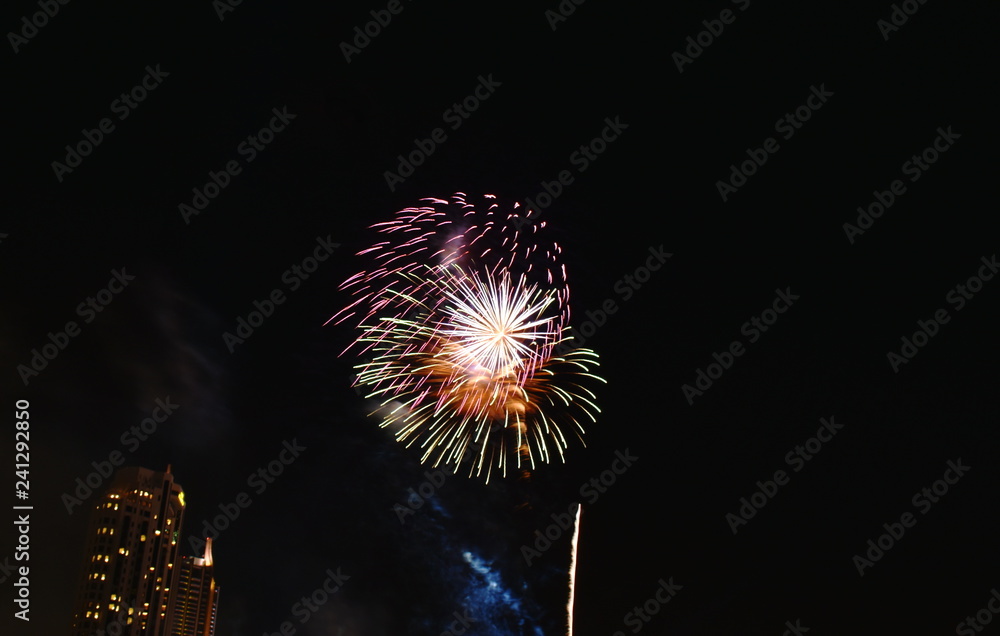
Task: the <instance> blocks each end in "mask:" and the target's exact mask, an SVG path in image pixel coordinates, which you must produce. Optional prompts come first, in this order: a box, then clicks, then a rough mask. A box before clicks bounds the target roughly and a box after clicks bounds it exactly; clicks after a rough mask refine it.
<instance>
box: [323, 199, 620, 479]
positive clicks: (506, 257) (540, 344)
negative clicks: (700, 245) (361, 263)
mask: <svg viewBox="0 0 1000 636" xmlns="http://www.w3.org/2000/svg"><path fill="white" fill-rule="evenodd" d="M424 202H425V203H427V205H424V206H421V207H415V208H406V209H404V210H401V211H400V212H399V213H397V215H396V218H395V219H394V220H392V221H390V222H387V223H380V224H377V225H375V226H373V227H374V228H375V229H377V230H379V232H381V233H382V234H384V235H385V238H386V240H383V241H380V242H378V243H376V244H375V245H374V246H373V247H371V248H369V249H366V250H363V251H362V252H360V253H359V255H365V256H368V257H370V258H372V259H373V261H374V267H373V268H372V269H370V270H366V271H362V272H360V273H358V274H356V275H354V276H352V277H350V278H349V279H348V280H346V281H345V282H344V283H343V284H342V285H341V289H342V290H347V291H350V292H351V293H352V296H353V298H352V300H351V302H350V303H349V304H348V305H347V306H346V307H345V308H344V309H343V310H341V311H340V312H339V313H338V314H336V315H335V316H334V317H333V318H331V319H330V320H331V321H334V322H337V323H340V322H343V321H347V320H353V321H356V322H357V325H358V328H359V330H360V336H359V337H358V338H357V339H356V340H355V341H354V342H353V343H352V345H351V346H349V347H348V349H347V350H350V349H352V348H354V349H357V351H358V352H359V353H360V354H363V355H365V356H367V358H368V359H367V360H366V361H365V362H362V363H361V364H359V365H357V367H356V369H357V370H358V375H357V379H356V384H357V385H358V386H362V387H365V389H366V390H367V397H369V398H373V399H377V400H379V402H380V407H379V408H378V409H377V411H376V414H378V415H379V416H380V417H381V420H382V421H381V425H382V426H383V427H389V428H391V429H392V430H393V431H394V433H395V436H396V439H397V440H398V441H400V442H403V443H405V444H406V445H407V446H412V445H418V446H419V447H420V448H421V449H422V450H423V454H422V456H421V461H423V462H428V463H433V465H434V466H439V465H441V464H453V465H454V466H455V470H456V471H457V470H458V468H459V466H460V465H461V464H462V463H463V461H465V460H467V459H469V460H471V461H469V474H470V475H472V474H473V473H475V474H476V475H481V476H482V475H485V477H486V479H487V480H489V477H490V475H491V473H492V471H493V470H494V469H499V470H500V471H501V472H502V473H503V475H506V474H507V469H508V465H509V464H510V463H511V462H512V461H513V465H514V466H516V467H517V468H528V467H531V468H534V467H535V465H536V463H537V462H549V461H552V459H553V458H554V457H558V458H559V459H560V460H564V459H565V456H564V450H565V449H566V448H567V447H568V440H569V439H570V438H577V439H579V440H580V441H581V442H582V441H583V434H584V427H583V421H585V420H590V421H595V414H596V413H597V412H598V411H599V409H598V408H597V406H596V404H595V402H594V395H593V393H592V392H591V391H590V390H589V389H588V388H587V386H586V385H587V384H588V383H590V381H592V380H593V381H599V382H603V380H601V379H600V378H599V377H598V376H596V375H594V374H593V373H592V370H593V369H594V367H596V366H597V355H596V354H595V353H594V352H592V351H590V350H587V349H573V350H571V351H569V352H567V353H562V354H560V355H556V354H555V351H556V347H557V345H560V344H563V343H566V342H567V340H568V339H569V338H568V331H569V327H568V324H569V317H570V312H569V303H568V300H569V290H568V287H567V286H566V271H565V267H564V266H563V265H562V264H561V262H560V258H559V257H560V252H561V250H560V248H559V246H558V245H557V244H555V243H554V242H544V241H542V240H541V237H540V235H539V231H540V230H541V229H542V228H544V224H539V225H537V226H536V225H535V224H533V223H528V222H526V221H525V218H524V214H523V209H522V208H520V206H519V205H517V204H515V205H514V206H513V209H512V210H508V211H503V210H501V209H500V206H499V204H498V203H497V202H496V201H495V197H493V196H492V195H486V196H485V197H484V201H483V203H482V204H481V205H480V206H478V207H477V206H476V205H474V204H472V203H469V201H468V200H467V197H466V195H464V194H462V193H457V194H455V195H453V196H452V197H451V199H450V200H444V199H436V198H435V199H424ZM520 228H524V230H526V231H522V230H521V229H520ZM347 350H345V352H346V351H347Z"/></svg>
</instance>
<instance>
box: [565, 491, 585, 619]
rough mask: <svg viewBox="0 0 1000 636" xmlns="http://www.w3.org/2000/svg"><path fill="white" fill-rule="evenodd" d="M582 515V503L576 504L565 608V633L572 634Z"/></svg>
mask: <svg viewBox="0 0 1000 636" xmlns="http://www.w3.org/2000/svg"><path fill="white" fill-rule="evenodd" d="M582 516H583V504H576V525H575V526H574V527H573V548H572V550H573V551H572V553H571V556H570V561H569V603H567V604H566V610H567V613H568V615H569V621H568V625H569V627H568V630H567V632H566V634H567V635H568V636H573V601H574V597H575V596H576V549H577V545H578V543H579V541H580V518H581V517H582Z"/></svg>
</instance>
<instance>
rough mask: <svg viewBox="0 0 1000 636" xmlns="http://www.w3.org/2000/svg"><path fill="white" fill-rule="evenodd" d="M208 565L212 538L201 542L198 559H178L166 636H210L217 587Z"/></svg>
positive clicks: (212, 631)
mask: <svg viewBox="0 0 1000 636" xmlns="http://www.w3.org/2000/svg"><path fill="white" fill-rule="evenodd" d="M214 573H215V566H214V564H213V563H212V538H211V537H207V538H206V539H205V554H204V556H201V557H189V556H185V557H181V562H180V567H178V568H177V574H176V578H175V579H174V584H173V586H172V588H171V591H170V607H169V608H168V611H167V615H168V616H169V617H170V619H171V626H170V634H169V636H213V634H215V614H216V611H217V610H218V607H219V588H218V587H216V585H215V577H214Z"/></svg>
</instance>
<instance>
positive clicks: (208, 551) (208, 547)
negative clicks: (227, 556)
mask: <svg viewBox="0 0 1000 636" xmlns="http://www.w3.org/2000/svg"><path fill="white" fill-rule="evenodd" d="M204 558H205V567H211V565H212V537H205V557H204Z"/></svg>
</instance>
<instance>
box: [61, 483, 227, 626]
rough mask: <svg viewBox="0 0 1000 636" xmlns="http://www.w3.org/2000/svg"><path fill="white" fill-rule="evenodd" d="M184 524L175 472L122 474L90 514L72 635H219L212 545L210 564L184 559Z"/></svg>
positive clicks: (208, 554)
mask: <svg viewBox="0 0 1000 636" xmlns="http://www.w3.org/2000/svg"><path fill="white" fill-rule="evenodd" d="M183 518H184V491H183V490H182V489H181V487H180V485H179V484H177V483H175V482H174V476H173V475H172V474H171V472H170V467H169V466H168V467H167V470H166V472H159V471H154V470H149V469H147V468H139V467H130V468H122V469H121V470H119V471H118V473H116V474H115V477H114V479H113V480H112V481H111V484H110V486H109V487H108V489H107V492H105V493H104V495H103V496H102V497H101V498H100V499H99V500H98V501H97V503H96V505H95V506H94V509H93V510H92V512H91V517H90V524H89V526H88V528H87V539H86V548H85V552H84V563H83V569H82V572H81V575H80V585H79V588H78V592H77V594H78V596H77V602H76V610H75V612H74V614H73V626H72V630H71V632H70V633H71V635H72V636H93V635H94V634H98V633H103V634H111V635H115V636H117V635H119V634H120V635H121V636H174V635H175V634H176V635H177V636H189V635H190V636H212V634H213V633H214V630H215V612H216V608H217V605H218V589H217V588H216V587H215V581H214V579H213V577H212V574H213V570H214V567H213V565H212V553H211V544H208V545H206V551H205V555H204V556H203V557H198V558H194V557H184V558H181V557H180V556H179V554H178V552H179V548H178V540H179V537H180V532H181V524H182V521H183ZM177 612H179V614H176V613H177ZM175 624H176V628H175Z"/></svg>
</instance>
